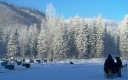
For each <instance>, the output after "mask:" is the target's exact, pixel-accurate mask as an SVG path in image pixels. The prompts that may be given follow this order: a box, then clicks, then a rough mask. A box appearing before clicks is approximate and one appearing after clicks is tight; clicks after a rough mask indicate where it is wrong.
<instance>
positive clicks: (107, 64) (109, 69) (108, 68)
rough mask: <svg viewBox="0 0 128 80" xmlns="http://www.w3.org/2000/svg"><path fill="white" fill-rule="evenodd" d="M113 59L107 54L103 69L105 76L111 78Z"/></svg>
mask: <svg viewBox="0 0 128 80" xmlns="http://www.w3.org/2000/svg"><path fill="white" fill-rule="evenodd" d="M114 65H115V63H114V60H113V58H112V56H111V55H108V58H107V59H106V60H105V63H104V71H105V73H106V75H107V78H113V72H114Z"/></svg>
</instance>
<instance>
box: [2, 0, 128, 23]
mask: <svg viewBox="0 0 128 80" xmlns="http://www.w3.org/2000/svg"><path fill="white" fill-rule="evenodd" d="M0 1H6V2H8V3H11V4H15V5H18V6H24V7H30V8H35V9H38V10H40V11H43V12H45V9H46V5H47V4H48V3H51V2H52V4H53V6H54V7H55V8H56V11H57V13H58V14H60V15H61V14H63V15H64V17H65V18H69V17H70V16H72V17H74V16H76V15H78V16H80V17H88V18H94V17H97V16H98V14H102V17H103V18H105V19H112V20H122V19H123V18H124V16H125V15H127V14H128V0H0Z"/></svg>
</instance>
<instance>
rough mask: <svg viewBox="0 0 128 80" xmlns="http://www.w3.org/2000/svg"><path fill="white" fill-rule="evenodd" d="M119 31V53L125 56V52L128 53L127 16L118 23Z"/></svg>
mask: <svg viewBox="0 0 128 80" xmlns="http://www.w3.org/2000/svg"><path fill="white" fill-rule="evenodd" d="M119 30H120V33H119V39H120V40H119V41H120V42H119V43H120V45H119V46H120V51H121V55H122V56H123V57H127V56H128V55H127V53H128V43H127V42H128V16H126V17H125V19H124V20H123V22H122V23H121V25H120V28H119Z"/></svg>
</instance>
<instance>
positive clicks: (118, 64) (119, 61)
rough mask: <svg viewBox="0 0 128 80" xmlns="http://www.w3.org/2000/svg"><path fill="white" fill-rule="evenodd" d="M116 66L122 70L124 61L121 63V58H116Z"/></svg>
mask: <svg viewBox="0 0 128 80" xmlns="http://www.w3.org/2000/svg"><path fill="white" fill-rule="evenodd" d="M116 64H117V67H118V68H119V67H120V68H121V67H122V61H121V59H120V58H119V57H117V58H116Z"/></svg>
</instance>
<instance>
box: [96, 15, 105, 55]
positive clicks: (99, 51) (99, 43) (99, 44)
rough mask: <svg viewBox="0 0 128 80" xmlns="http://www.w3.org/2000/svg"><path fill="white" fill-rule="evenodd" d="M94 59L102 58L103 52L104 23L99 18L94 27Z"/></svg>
mask: <svg viewBox="0 0 128 80" xmlns="http://www.w3.org/2000/svg"><path fill="white" fill-rule="evenodd" d="M96 28H97V29H96V33H97V34H96V39H97V40H96V54H95V55H96V57H102V55H103V51H104V40H103V39H104V29H105V27H104V23H103V21H102V18H101V16H99V17H98V20H97V25H96Z"/></svg>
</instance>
